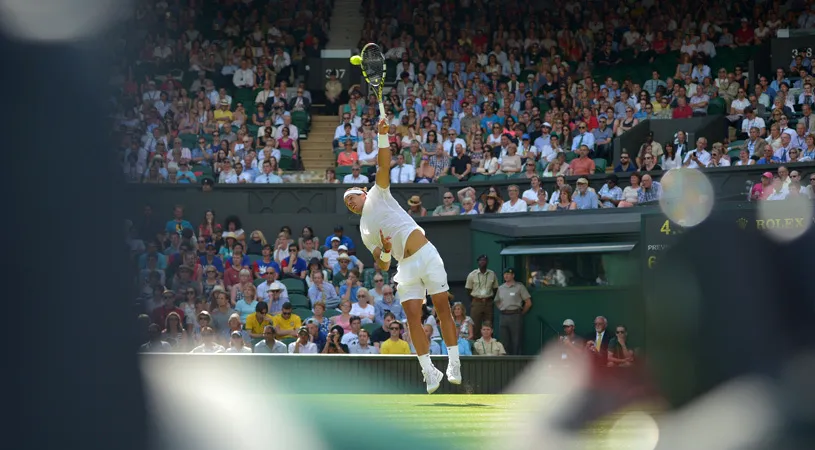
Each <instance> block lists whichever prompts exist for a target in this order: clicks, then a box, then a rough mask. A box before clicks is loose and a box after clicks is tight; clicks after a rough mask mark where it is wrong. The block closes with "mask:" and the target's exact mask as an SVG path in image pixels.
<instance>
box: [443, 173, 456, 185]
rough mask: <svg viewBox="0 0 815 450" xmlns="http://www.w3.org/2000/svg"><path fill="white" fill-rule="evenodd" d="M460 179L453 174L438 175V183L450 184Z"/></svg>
mask: <svg viewBox="0 0 815 450" xmlns="http://www.w3.org/2000/svg"><path fill="white" fill-rule="evenodd" d="M459 181H460V180H459V179H458V177H456V176H455V175H442V176H440V177H439V183H441V184H452V183H458V182H459Z"/></svg>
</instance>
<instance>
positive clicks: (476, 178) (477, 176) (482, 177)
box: [469, 173, 490, 181]
mask: <svg viewBox="0 0 815 450" xmlns="http://www.w3.org/2000/svg"><path fill="white" fill-rule="evenodd" d="M489 179H490V176H489V175H484V174H480V173H477V174H475V175H473V176H471V177H470V180H469V181H487V180H489Z"/></svg>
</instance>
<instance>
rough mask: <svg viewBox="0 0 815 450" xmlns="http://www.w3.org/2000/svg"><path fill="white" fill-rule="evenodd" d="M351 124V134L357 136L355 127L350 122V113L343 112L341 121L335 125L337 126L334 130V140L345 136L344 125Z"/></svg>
mask: <svg viewBox="0 0 815 450" xmlns="http://www.w3.org/2000/svg"><path fill="white" fill-rule="evenodd" d="M346 125H351V136H353V137H357V128H356V127H354V126H353V124H351V113H343V115H342V123H340V124H339V125H337V128H336V129H335V130H334V140H337V139H339V138H341V137H342V136H345V126H346Z"/></svg>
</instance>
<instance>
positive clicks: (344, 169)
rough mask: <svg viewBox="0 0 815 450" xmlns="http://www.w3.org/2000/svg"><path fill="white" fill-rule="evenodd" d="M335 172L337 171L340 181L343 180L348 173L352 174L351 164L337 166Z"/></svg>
mask: <svg viewBox="0 0 815 450" xmlns="http://www.w3.org/2000/svg"><path fill="white" fill-rule="evenodd" d="M335 172H336V176H337V179H338V180H340V182H342V179H343V178H344V177H345V176H346V175H350V174H351V166H337V168H336V170H335Z"/></svg>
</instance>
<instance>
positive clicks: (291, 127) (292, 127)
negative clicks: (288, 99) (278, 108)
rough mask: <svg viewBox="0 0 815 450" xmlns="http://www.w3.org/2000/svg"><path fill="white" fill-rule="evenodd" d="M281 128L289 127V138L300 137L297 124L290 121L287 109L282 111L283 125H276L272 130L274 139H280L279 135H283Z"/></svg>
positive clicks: (295, 138)
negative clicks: (273, 130)
mask: <svg viewBox="0 0 815 450" xmlns="http://www.w3.org/2000/svg"><path fill="white" fill-rule="evenodd" d="M283 128H288V129H289V137H290V138H291V139H293V140H295V141H296V140H297V139H298V138H299V137H300V135H299V134H298V130H297V125H293V124H292V123H291V113H289V112H288V111H286V112H285V113H283V125H280V126H279V127H277V129H276V130H275V132H274V138H275V139H280V138H281V137H283Z"/></svg>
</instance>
